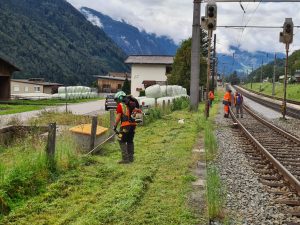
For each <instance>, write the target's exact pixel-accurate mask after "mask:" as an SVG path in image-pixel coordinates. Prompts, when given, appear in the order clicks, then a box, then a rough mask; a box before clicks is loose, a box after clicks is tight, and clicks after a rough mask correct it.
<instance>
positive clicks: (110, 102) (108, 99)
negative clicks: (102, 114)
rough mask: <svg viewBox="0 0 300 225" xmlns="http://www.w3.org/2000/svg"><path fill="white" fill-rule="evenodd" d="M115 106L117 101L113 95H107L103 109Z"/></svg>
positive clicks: (114, 107) (110, 108)
mask: <svg viewBox="0 0 300 225" xmlns="http://www.w3.org/2000/svg"><path fill="white" fill-rule="evenodd" d="M116 108H117V103H116V102H115V99H114V95H107V96H106V98H105V110H106V111H108V110H112V109H116Z"/></svg>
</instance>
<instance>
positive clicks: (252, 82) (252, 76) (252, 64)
mask: <svg viewBox="0 0 300 225" xmlns="http://www.w3.org/2000/svg"><path fill="white" fill-rule="evenodd" d="M251 73H252V77H251V90H252V83H253V64H252V72H251Z"/></svg>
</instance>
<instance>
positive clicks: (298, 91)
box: [245, 83, 300, 101]
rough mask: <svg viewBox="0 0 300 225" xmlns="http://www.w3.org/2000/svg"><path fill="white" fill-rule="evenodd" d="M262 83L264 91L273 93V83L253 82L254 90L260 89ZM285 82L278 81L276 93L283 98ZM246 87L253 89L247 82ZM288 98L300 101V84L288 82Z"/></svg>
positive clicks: (269, 93)
mask: <svg viewBox="0 0 300 225" xmlns="http://www.w3.org/2000/svg"><path fill="white" fill-rule="evenodd" d="M260 85H261V87H262V93H264V94H267V95H272V84H271V83H262V84H261V83H253V84H252V90H254V91H258V92H259V91H260ZM283 86H284V85H283V83H276V86H275V95H276V96H277V97H280V98H283ZM245 87H246V88H248V89H251V84H250V83H248V84H245ZM287 98H288V99H291V100H296V101H300V84H288V86H287Z"/></svg>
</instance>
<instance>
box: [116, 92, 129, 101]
mask: <svg viewBox="0 0 300 225" xmlns="http://www.w3.org/2000/svg"><path fill="white" fill-rule="evenodd" d="M125 96H126V94H125V92H124V91H119V92H117V93H116V94H115V101H122V100H123V98H124V97H125Z"/></svg>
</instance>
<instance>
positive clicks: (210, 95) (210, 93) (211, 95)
mask: <svg viewBox="0 0 300 225" xmlns="http://www.w3.org/2000/svg"><path fill="white" fill-rule="evenodd" d="M208 95H209V96H208V98H209V99H210V100H214V99H215V96H214V93H213V92H212V91H210V92H209V93H208Z"/></svg>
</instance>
